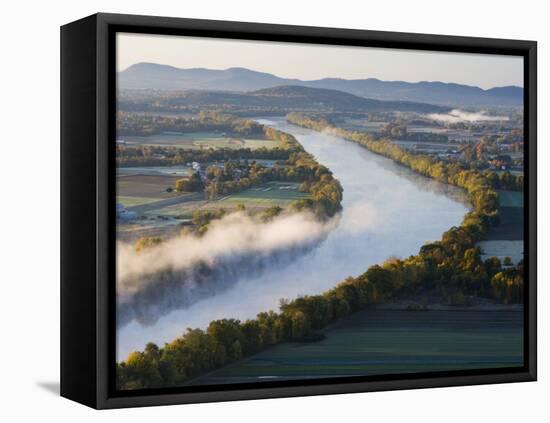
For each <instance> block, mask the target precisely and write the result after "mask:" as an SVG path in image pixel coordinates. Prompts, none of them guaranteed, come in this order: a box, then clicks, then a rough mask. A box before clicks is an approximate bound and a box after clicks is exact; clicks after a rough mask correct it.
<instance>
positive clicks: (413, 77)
mask: <svg viewBox="0 0 550 423" xmlns="http://www.w3.org/2000/svg"><path fill="white" fill-rule="evenodd" d="M139 62H153V63H160V64H165V65H172V66H176V67H179V68H209V69H227V68H231V67H244V68H249V69H253V70H257V71H261V72H269V73H272V74H274V75H277V76H280V77H285V78H299V79H305V80H310V79H320V78H325V77H337V78H345V79H359V78H378V79H382V80H386V81H391V80H400V81H409V82H417V81H442V82H456V83H460V84H467V85H477V86H479V87H482V88H492V87H498V86H505V85H518V86H523V58H521V57H514V56H497V55H485V54H483V55H482V54H464V53H441V52H433V53H431V52H423V51H411V50H397V49H379V48H365V47H342V46H319V45H313V44H295V43H274V42H267V41H240V40H226V39H214V38H196V37H181V36H167V35H149V34H121V33H119V34H118V35H117V69H118V70H119V71H120V70H124V69H126V68H127V67H128V66H130V65H132V64H134V63H139Z"/></svg>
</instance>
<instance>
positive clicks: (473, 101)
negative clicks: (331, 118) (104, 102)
mask: <svg viewBox="0 0 550 423" xmlns="http://www.w3.org/2000/svg"><path fill="white" fill-rule="evenodd" d="M118 84H119V87H120V88H122V89H155V90H208V91H232V92H246V91H257V90H262V89H266V88H273V87H277V86H303V87H311V88H325V89H332V90H338V91H343V92H346V93H349V94H354V95H356V96H360V97H366V98H372V99H377V100H393V101H412V102H423V103H432V104H440V105H447V106H520V105H522V104H523V88H521V87H516V86H508V87H496V88H491V89H488V90H484V89H482V88H479V87H475V86H469V85H462V84H454V83H444V82H426V81H423V82H403V81H381V80H379V79H375V78H368V79H340V78H323V79H319V80H314V81H302V80H299V79H288V78H280V77H278V76H276V75H272V74H270V73H265V72H257V71H253V70H250V69H246V68H229V69H225V70H215V69H205V68H191V69H180V68H176V67H173V66H168V65H160V64H156V63H137V64H135V65H132V66H130V67H129V68H127V69H126V70H124V71H122V72H119V74H118Z"/></svg>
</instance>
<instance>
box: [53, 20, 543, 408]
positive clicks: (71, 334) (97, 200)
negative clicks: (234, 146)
mask: <svg viewBox="0 0 550 423" xmlns="http://www.w3.org/2000/svg"><path fill="white" fill-rule="evenodd" d="M117 32H138V33H149V34H171V35H192V36H203V37H214V38H220V37H223V38H232V39H248V40H265V41H279V42H290V41H291V42H302V43H312V44H332V45H342V46H368V47H386V48H401V49H415V50H431V51H449V52H466V53H488V54H501V55H519V56H523V57H524V93H525V94H524V95H525V99H524V107H525V108H524V118H525V119H524V122H525V128H524V133H525V184H526V190H525V194H526V201H525V208H524V213H525V216H524V217H525V219H524V221H525V228H524V233H525V248H526V250H525V257H526V260H525V263H526V275H525V276H526V277H525V280H526V281H527V283H526V284H525V290H526V292H525V297H524V298H525V307H524V310H525V311H524V322H525V332H524V335H525V336H524V342H525V344H524V358H525V365H524V367H522V368H518V369H517V370H511V369H494V370H475V371H474V370H471V371H452V372H437V373H422V374H410V375H396V376H383V377H354V378H353V379H350V378H331V379H316V380H302V381H285V382H266V383H263V382H262V384H261V385H258V384H248V385H231V386H217V387H200V388H199V387H194V388H161V389H155V390H139V391H124V392H117V391H116V390H115V389H114V370H115V367H114V364H115V355H114V342H115V307H116V303H115V298H116V297H115V281H114V278H115V239H114V236H115V231H114V230H113V228H114V222H115V221H116V216H115V197H114V189H115V185H114V184H115V178H114V168H115V163H114V157H115V155H114V143H112V142H109V140H113V139H115V122H114V120H115V119H114V116H115V114H114V110H115V107H116V106H115V76H116V74H115V66H114V63H115V48H114V46H115V34H116V33H117ZM536 116H537V44H536V42H534V41H518V40H504V39H488V38H471V37H456V36H442V35H428V34H410V33H398V32H380V31H365V30H350V29H335V28H318V27H304V26H287V25H272V24H257V23H243V22H222V21H211V20H196V19H179V18H165V17H151V16H133V15H118V14H103V13H99V14H95V15H92V16H89V17H86V18H84V19H81V20H78V21H75V22H72V23H70V24H67V25H65V26H63V27H62V28H61V395H62V396H64V397H66V398H69V399H72V400H75V401H78V402H80V403H82V404H85V405H88V406H90V407H94V408H98V409H104V408H119V407H135V406H151V405H166V404H183V403H198V402H210V401H232V400H244V399H259V398H276V397H291V396H304V395H323V394H337V393H338V394H340V393H352V392H368V391H380V390H400V389H417V388H431V387H443V386H458V385H477V384H489V383H505V382H523V381H534V380H536V377H537V376H536V375H537V341H536V336H537V321H536V316H537V312H536V306H537V302H536V298H537V296H536V290H537V287H536V264H537V263H536V260H537V258H536V257H537V250H536V248H537V242H536V240H537V220H536V219H537V199H536V175H537V173H536V138H537V117H536ZM251 385H253V386H251Z"/></svg>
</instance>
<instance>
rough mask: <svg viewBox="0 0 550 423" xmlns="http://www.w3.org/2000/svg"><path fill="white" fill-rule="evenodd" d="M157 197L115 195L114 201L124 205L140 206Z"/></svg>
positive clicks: (155, 199)
mask: <svg viewBox="0 0 550 423" xmlns="http://www.w3.org/2000/svg"><path fill="white" fill-rule="evenodd" d="M157 200H158V199H157V198H145V197H125V196H117V198H116V202H117V203H119V204H122V205H124V207H134V206H141V205H142V204H149V203H152V202H154V201H157Z"/></svg>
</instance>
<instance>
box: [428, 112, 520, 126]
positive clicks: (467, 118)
mask: <svg viewBox="0 0 550 423" xmlns="http://www.w3.org/2000/svg"><path fill="white" fill-rule="evenodd" d="M428 117H429V118H430V119H433V120H437V121H440V122H445V123H459V122H499V121H507V120H509V118H508V117H507V116H491V115H488V114H487V113H486V112H466V111H464V110H459V109H454V110H451V111H450V112H449V113H431V114H429V115H428Z"/></svg>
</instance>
